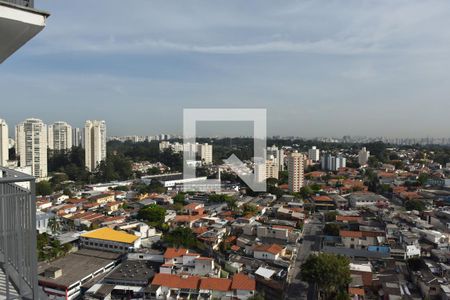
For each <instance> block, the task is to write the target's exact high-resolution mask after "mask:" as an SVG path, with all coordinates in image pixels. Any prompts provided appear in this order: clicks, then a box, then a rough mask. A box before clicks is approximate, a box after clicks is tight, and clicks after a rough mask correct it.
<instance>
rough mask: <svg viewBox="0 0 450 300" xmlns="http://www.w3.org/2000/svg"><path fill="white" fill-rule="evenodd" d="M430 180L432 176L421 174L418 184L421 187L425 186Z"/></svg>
mask: <svg viewBox="0 0 450 300" xmlns="http://www.w3.org/2000/svg"><path fill="white" fill-rule="evenodd" d="M429 178H430V176H429V175H428V174H426V173H421V174H420V175H419V178H417V182H418V183H419V184H420V185H421V186H425V185H426V184H427V181H428V179H429Z"/></svg>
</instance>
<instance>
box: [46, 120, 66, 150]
mask: <svg viewBox="0 0 450 300" xmlns="http://www.w3.org/2000/svg"><path fill="white" fill-rule="evenodd" d="M47 140H48V148H49V149H51V150H55V151H67V150H70V149H72V126H70V125H69V124H67V123H66V122H63V121H58V122H55V123H53V125H49V126H48V136H47Z"/></svg>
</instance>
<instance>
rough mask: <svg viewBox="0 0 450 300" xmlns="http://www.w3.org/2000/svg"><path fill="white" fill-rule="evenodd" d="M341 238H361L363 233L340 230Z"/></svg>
mask: <svg viewBox="0 0 450 300" xmlns="http://www.w3.org/2000/svg"><path fill="white" fill-rule="evenodd" d="M339 236H341V237H351V238H361V237H363V233H362V232H361V231H350V230H341V231H339Z"/></svg>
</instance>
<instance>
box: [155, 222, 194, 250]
mask: <svg viewBox="0 0 450 300" xmlns="http://www.w3.org/2000/svg"><path fill="white" fill-rule="evenodd" d="M163 240H164V241H165V242H166V243H168V244H169V245H171V246H173V247H185V248H193V247H195V246H197V238H196V237H195V234H194V233H193V232H192V230H191V229H190V228H187V227H177V228H175V229H174V230H172V231H171V232H169V233H167V234H165V235H164V237H163Z"/></svg>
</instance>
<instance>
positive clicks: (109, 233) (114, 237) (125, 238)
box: [81, 227, 139, 244]
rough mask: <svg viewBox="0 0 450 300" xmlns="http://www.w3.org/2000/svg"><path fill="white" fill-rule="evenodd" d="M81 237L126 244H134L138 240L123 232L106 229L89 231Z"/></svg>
mask: <svg viewBox="0 0 450 300" xmlns="http://www.w3.org/2000/svg"><path fill="white" fill-rule="evenodd" d="M81 237H84V238H91V239H98V240H104V241H112V242H120V243H127V244H131V243H134V241H136V240H137V239H138V238H139V237H137V236H135V235H132V234H128V233H125V232H123V231H118V230H114V229H111V228H108V227H104V228H100V229H96V230H92V231H89V232H87V233H84V234H82V235H81Z"/></svg>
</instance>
